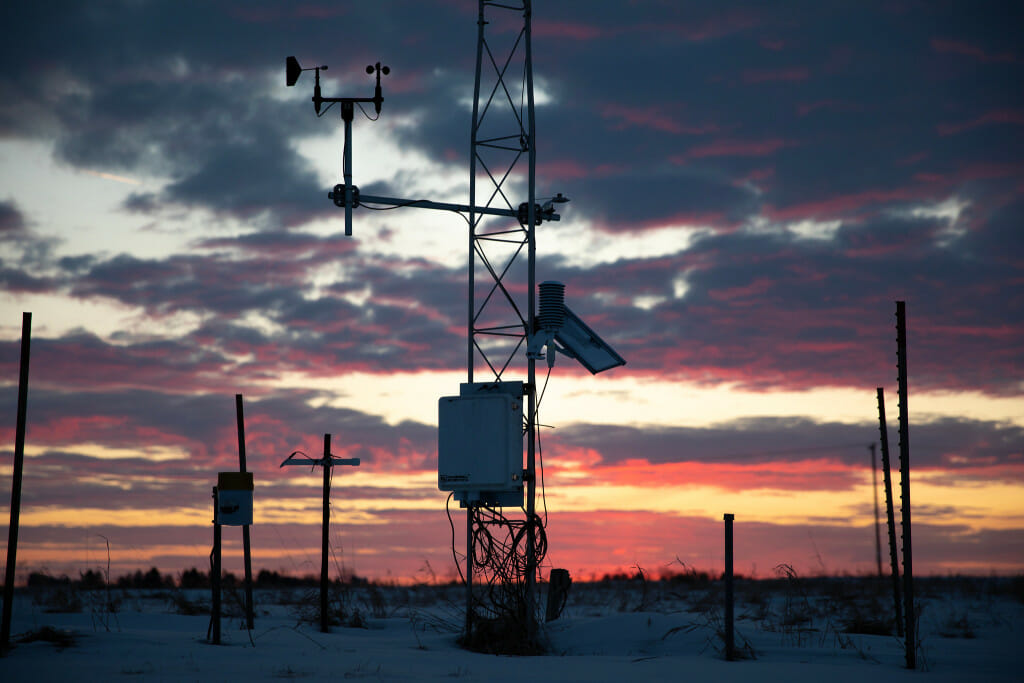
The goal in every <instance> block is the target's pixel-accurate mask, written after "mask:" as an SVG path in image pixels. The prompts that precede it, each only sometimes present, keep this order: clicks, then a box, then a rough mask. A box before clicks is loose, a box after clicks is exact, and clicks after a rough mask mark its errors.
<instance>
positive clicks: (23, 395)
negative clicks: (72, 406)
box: [0, 313, 32, 654]
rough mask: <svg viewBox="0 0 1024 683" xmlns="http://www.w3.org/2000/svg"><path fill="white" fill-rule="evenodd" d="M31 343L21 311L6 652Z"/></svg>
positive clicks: (0, 637) (2, 642)
mask: <svg viewBox="0 0 1024 683" xmlns="http://www.w3.org/2000/svg"><path fill="white" fill-rule="evenodd" d="M31 346H32V314H31V313H22V314H21V361H20V366H19V371H18V413H17V417H16V425H15V432H14V471H13V473H12V476H11V523H10V526H9V527H7V573H6V574H5V575H4V607H3V618H2V625H0V654H4V653H6V652H7V646H8V642H9V640H10V637H11V615H12V614H13V612H12V609H13V603H14V575H15V569H16V568H17V564H18V526H19V522H20V519H21V482H22V476H23V475H22V471H23V470H24V468H25V423H26V420H27V416H28V364H29V355H30V349H31Z"/></svg>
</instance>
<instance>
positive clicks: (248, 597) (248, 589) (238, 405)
mask: <svg viewBox="0 0 1024 683" xmlns="http://www.w3.org/2000/svg"><path fill="white" fill-rule="evenodd" d="M235 415H236V417H237V420H238V471H239V472H245V417H244V416H243V414H242V395H241V394H235ZM242 553H243V555H244V556H245V627H246V628H247V629H249V630H250V631H251V630H253V628H254V625H253V607H252V546H251V545H250V543H249V525H248V524H246V525H244V526H243V527H242Z"/></svg>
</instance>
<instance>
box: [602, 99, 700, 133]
mask: <svg viewBox="0 0 1024 683" xmlns="http://www.w3.org/2000/svg"><path fill="white" fill-rule="evenodd" d="M601 116H603V117H604V118H606V119H612V120H616V119H617V120H618V121H617V123H616V124H614V128H615V130H623V129H626V128H650V129H651V130H658V131H662V132H665V133H673V134H675V135H705V134H707V133H713V132H715V131H717V130H718V125H717V124H714V123H707V124H703V125H686V124H684V123H683V122H682V121H680V119H679V117H678V116H676V115H674V114H671V113H668V112H666V111H664V110H663V109H662V108H661V107H646V108H640V107H635V106H631V105H630V106H627V105H624V104H615V103H613V104H607V105H605V106H604V107H603V108H602V110H601Z"/></svg>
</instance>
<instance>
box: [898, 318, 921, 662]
mask: <svg viewBox="0 0 1024 683" xmlns="http://www.w3.org/2000/svg"><path fill="white" fill-rule="evenodd" d="M906 316H907V314H906V302H904V301H897V302H896V367H897V381H898V383H899V385H898V389H899V399H900V515H901V520H902V529H903V618H904V619H905V620H906V625H905V627H904V634H903V635H904V638H906V644H905V646H904V647H905V649H906V654H907V668H908V669H915V668H917V632H916V629H915V628H914V619H915V615H914V568H913V549H912V546H911V542H910V424H909V423H910V418H909V416H908V412H907V317H906Z"/></svg>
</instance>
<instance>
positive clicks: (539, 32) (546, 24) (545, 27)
mask: <svg viewBox="0 0 1024 683" xmlns="http://www.w3.org/2000/svg"><path fill="white" fill-rule="evenodd" d="M532 31H533V35H535V36H545V37H554V38H568V39H570V40H595V39H596V38H600V37H601V36H602V34H603V31H602V29H601V28H600V27H598V26H592V25H590V24H580V23H575V24H571V23H568V22H558V21H543V20H536V19H535V20H534V21H533V27H532Z"/></svg>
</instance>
